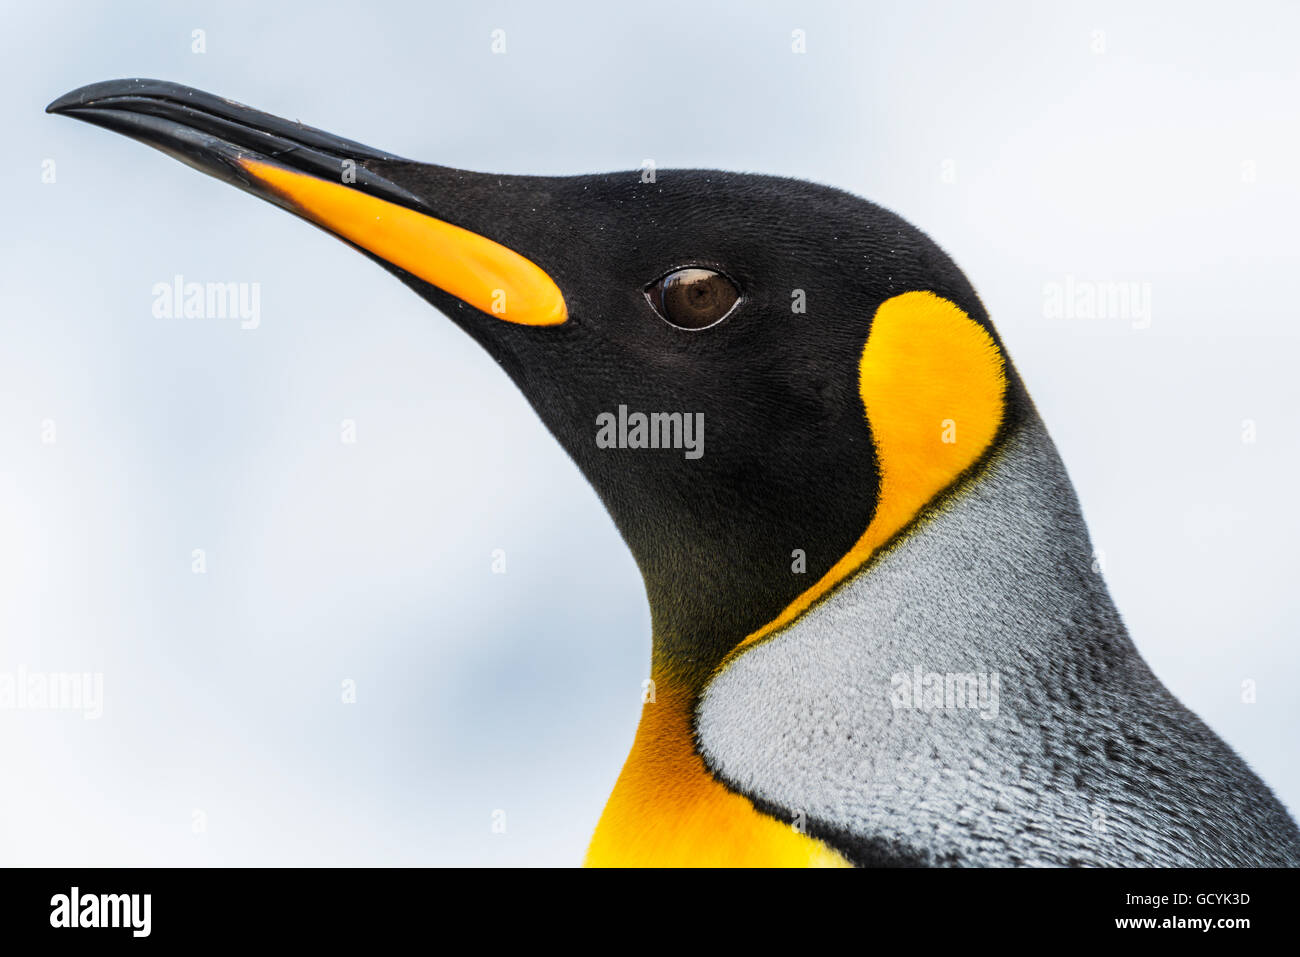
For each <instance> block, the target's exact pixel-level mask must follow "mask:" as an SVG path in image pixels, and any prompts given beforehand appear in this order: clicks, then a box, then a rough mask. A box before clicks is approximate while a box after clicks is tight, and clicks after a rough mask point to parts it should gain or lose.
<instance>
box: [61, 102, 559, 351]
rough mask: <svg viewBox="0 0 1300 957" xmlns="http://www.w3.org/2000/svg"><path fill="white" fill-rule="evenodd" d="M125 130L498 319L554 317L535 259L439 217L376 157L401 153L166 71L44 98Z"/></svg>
mask: <svg viewBox="0 0 1300 957" xmlns="http://www.w3.org/2000/svg"><path fill="white" fill-rule="evenodd" d="M45 110H46V112H47V113H58V114H63V115H66V116H73V117H76V118H77V119H79V120H85V121H86V122H87V123H93V124H95V125H96V126H102V127H104V128H106V129H110V130H114V131H116V132H118V133H122V134H124V135H126V136H129V137H131V138H132V139H136V140H139V141H140V142H142V143H147V144H148V145H150V146H153V147H155V148H156V149H159V150H162V151H163V152H164V153H167V154H168V155H170V156H173V157H175V158H176V159H178V160H180V161H181V162H183V163H186V164H188V165H190V166H193V167H194V168H195V169H197V170H199V171H201V172H203V173H207V174H208V175H210V176H215V177H216V178H217V179H220V180H223V181H225V182H227V183H230V184H231V185H232V186H237V187H239V188H240V189H242V190H245V191H247V192H250V193H253V194H254V195H256V196H260V197H261V198H263V199H265V200H268V201H269V202H272V203H275V204H276V205H277V206H280V207H282V208H284V209H287V210H289V211H290V212H291V213H294V214H295V215H297V216H301V217H302V218H303V219H306V220H308V221H309V222H312V223H314V224H316V225H317V226H320V227H321V228H322V229H325V230H327V231H328V232H331V233H333V234H334V235H336V236H338V237H340V238H341V239H343V240H345V241H346V242H348V243H351V244H352V245H353V246H355V247H357V248H359V249H361V250H364V251H365V252H367V253H369V254H370V255H372V256H374V257H375V258H377V259H380V260H382V261H383V262H385V263H387V264H389V265H390V266H392V267H394V268H395V269H397V270H399V271H402V272H406V273H409V274H410V275H412V276H415V277H416V278H418V279H421V280H423V281H424V282H427V283H429V284H431V285H433V286H436V287H437V288H439V289H441V290H443V291H444V292H446V293H449V294H450V295H452V296H455V297H456V298H457V299H459V300H461V301H463V302H465V303H467V304H468V305H470V306H473V307H474V308H476V309H478V310H479V311H481V312H483V313H486V314H487V315H489V316H493V317H494V318H497V319H501V320H504V321H506V322H510V323H516V324H519V325H526V326H554V325H559V324H561V323H563V322H565V320H566V319H567V318H568V311H567V308H566V306H565V302H564V295H563V294H562V293H561V292H560V288H559V286H558V285H556V283H555V281H554V280H553V279H552V278H551V277H550V276H549V275H548V274H547V273H546V272H545V271H544V270H543V269H542V268H541V267H540V266H538V265H537V264H536V263H534V262H532V261H531V260H530V259H528V258H526V257H525V256H522V255H520V254H519V253H518V252H515V251H514V250H512V249H509V248H507V247H506V246H503V245H501V244H500V243H497V242H495V241H493V240H491V239H489V238H487V237H486V236H482V235H480V234H478V233H475V232H471V231H470V230H467V229H463V228H461V227H459V226H456V225H454V224H452V223H450V222H447V221H445V220H443V219H440V218H438V217H437V216H435V215H432V211H431V210H430V209H429V207H428V205H427V204H426V203H425V202H424V201H423V200H422V199H420V198H419V197H418V196H416V195H414V194H413V193H411V192H409V191H408V190H406V189H404V188H403V187H402V186H400V185H398V184H397V183H395V182H393V181H392V180H391V179H389V178H386V177H385V176H384V175H382V174H380V173H378V172H376V171H375V170H373V169H371V168H369V167H368V165H367V164H375V163H379V164H382V163H385V162H388V163H400V162H405V161H404V160H402V158H401V157H398V156H394V155H392V154H389V153H384V152H381V151H379V150H375V149H372V148H371V147H368V146H363V145H362V144H360V143H355V142H353V141H351V140H346V139H343V138H342V137H338V136H334V135H333V134H330V133H325V132H322V131H321V130H317V129H313V128H312V127H309V126H304V125H302V124H301V123H295V122H291V121H289V120H284V119H281V118H280V117H277V116H272V115H270V114H268V113H262V112H260V111H258V110H254V109H251V108H249V107H247V106H243V105H242V104H239V103H234V102H231V101H230V100H224V99H221V98H220V97H216V96H213V95H211V94H209V93H204V92H202V91H200V90H194V89H191V88H189V87H186V86H180V85H179V84H175V83H167V82H164V81H161V80H110V81H108V82H105V83H94V84H91V85H90V86H84V87H81V88H80V89H78V90H73V91H72V92H71V93H68V94H66V95H64V96H61V97H59V98H58V99H57V100H55V101H54V102H53V103H51V104H50V105H49V106H47V107H46V108H45Z"/></svg>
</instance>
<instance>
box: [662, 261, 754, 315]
mask: <svg viewBox="0 0 1300 957" xmlns="http://www.w3.org/2000/svg"><path fill="white" fill-rule="evenodd" d="M646 294H647V296H649V298H650V302H651V304H652V305H653V306H654V307H655V311H656V312H658V313H659V315H661V316H663V317H664V318H665V319H667V320H668V321H669V322H671V323H672V324H673V325H674V326H680V327H681V328H683V329H703V328H704V327H705V326H711V325H713V324H714V323H715V322H717V321H718V320H719V319H721V318H722V317H723V316H725V315H726V314H727V313H728V312H730V311H731V307H732V306H734V305H735V304H736V300H737V299H739V298H740V292H739V290H737V289H736V287H735V286H734V285H732V282H731V280H730V279H728V278H727V277H726V276H724V275H722V273H719V272H714V271H713V270H712V269H700V268H698V267H690V268H687V269H678V270H677V271H676V272H671V273H669V274H668V275H667V276H664V277H663V278H662V279H660V280H659V281H658V282H656V283H653V284H652V285H651V286H650V288H649V289H647V290H646Z"/></svg>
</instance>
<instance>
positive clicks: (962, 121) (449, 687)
mask: <svg viewBox="0 0 1300 957" xmlns="http://www.w3.org/2000/svg"><path fill="white" fill-rule="evenodd" d="M1047 6H1048V5H1045V4H1040V3H1030V2H1024V3H1001V4H990V3H980V4H968V5H957V4H937V3H935V4H920V3H917V4H906V5H903V4H890V5H888V6H886V5H884V4H880V5H875V4H871V5H867V4H863V5H857V4H809V3H787V4H778V3H770V4H763V3H743V4H742V3H731V4H702V3H699V2H685V3H683V2H665V3H654V4H621V5H611V4H608V3H596V2H593V3H572V4H567V5H559V6H556V5H552V4H546V5H542V4H526V3H517V4H507V3H478V4H445V5H440V4H429V3H409V4H398V5H385V4H381V3H355V2H349V3H344V4H338V5H334V6H331V5H329V4H322V3H316V2H313V3H276V4H267V3H235V2H222V3H213V4H203V5H179V4H172V3H162V2H158V3H112V4H109V3H99V4H95V3H78V4H58V3H42V4H31V3H17V2H14V0H6V2H5V6H4V25H5V29H4V55H3V57H0V129H3V131H4V132H3V145H4V150H3V157H4V161H3V163H0V178H2V180H3V207H2V208H3V210H4V218H3V226H4V229H3V233H0V330H2V331H0V671H3V670H10V671H12V670H14V669H16V668H17V667H18V666H19V665H25V666H27V667H28V668H32V669H43V670H48V671H58V670H66V671H102V672H104V673H105V684H106V697H107V700H106V703H105V713H104V717H103V718H102V719H101V720H99V721H98V722H94V721H84V720H82V718H81V717H80V716H79V715H77V714H69V713H39V712H36V713H25V712H0V761H2V762H3V770H2V771H0V780H2V781H3V787H0V862H5V863H17V864H100V865H103V864H189V863H193V864H249V863H251V864H263V863H278V864H293V863H307V864H359V863H400V864H428V863H470V864H474V863H485V864H502V863H511V864H518V863H556V864H571V863H576V862H578V861H579V860H580V859H581V855H582V852H583V849H584V847H585V844H586V840H587V838H588V836H589V834H590V830H591V828H592V826H593V825H594V823H595V821H596V818H597V816H598V814H599V811H600V808H601V806H602V804H603V802H604V799H605V797H606V795H607V793H608V789H609V787H610V786H611V784H612V782H613V779H614V776H615V774H616V773H617V770H618V768H619V766H620V764H621V761H622V758H623V756H624V754H625V751H626V748H627V746H628V745H629V743H630V741H631V736H632V731H633V728H634V726H635V721H636V716H637V713H638V709H639V695H640V682H641V680H642V678H643V677H644V675H645V671H646V666H647V659H648V653H649V637H648V631H649V621H648V614H647V611H646V609H645V607H644V597H643V594H642V591H641V586H640V581H639V577H638V575H637V572H636V568H635V566H634V565H633V563H632V561H631V559H630V558H629V556H628V555H627V554H626V552H625V551H624V548H623V546H622V543H621V541H620V540H619V538H618V535H617V533H616V532H615V530H614V528H613V526H612V525H611V523H610V521H609V520H608V518H607V517H606V515H605V514H604V512H603V511H602V509H601V508H600V505H599V503H598V501H597V499H596V497H595V495H594V494H593V493H592V492H591V490H590V489H589V488H588V487H587V486H586V485H585V483H584V482H583V480H582V479H581V477H580V476H579V475H578V473H577V471H576V470H575V469H574V467H573V466H572V465H571V464H570V463H569V462H568V460H567V459H566V458H565V457H564V456H563V454H562V453H561V452H560V450H559V448H558V446H556V445H555V444H554V443H553V442H552V441H551V440H550V438H549V437H548V436H547V435H546V434H545V432H544V430H543V429H542V427H541V425H540V424H539V423H538V421H537V420H536V419H535V417H534V415H533V413H532V412H531V411H530V410H529V409H528V407H527V406H526V405H525V403H524V401H523V399H522V398H521V397H520V396H519V395H518V394H517V393H516V392H515V390H514V389H513V387H512V386H511V385H510V384H509V383H508V382H507V380H506V379H505V377H504V376H503V375H502V374H501V373H500V371H499V370H498V369H497V368H496V367H495V366H494V364H493V363H492V362H491V361H490V360H489V359H488V358H487V356H486V355H485V354H483V353H481V352H480V351H478V350H477V348H476V347H474V346H472V344H471V343H470V341H469V340H468V339H467V338H466V337H465V336H464V335H463V334H462V333H460V332H459V331H457V330H456V329H455V328H454V327H453V326H452V325H451V324H450V323H449V322H447V321H445V320H444V319H443V318H442V317H441V316H439V315H438V314H437V313H435V312H434V311H433V310H431V309H430V308H429V307H428V306H426V305H425V304H424V303H423V302H421V301H420V300H419V299H417V298H416V297H415V296H414V295H412V294H411V293H410V292H409V291H407V290H406V289H405V288H404V287H402V286H401V285H400V284H399V283H397V282H396V281H395V280H393V279H392V278H391V277H389V276H388V275H387V274H385V273H384V272H383V271H382V270H380V269H379V268H377V267H376V266H375V265H373V264H371V263H369V262H368V261H366V260H365V259H363V258H362V257H360V256H358V255H356V254H355V253H354V252H352V251H350V250H348V249H347V248H346V247H345V246H344V245H342V244H341V243H339V242H337V241H335V240H333V239H331V238H329V237H327V236H325V235H324V234H322V233H320V232H318V231H316V230H313V229H311V228H310V227H308V226H306V225H304V224H303V223H301V222H299V221H296V220H294V219H293V218H291V217H289V216H287V215H285V214H284V213H282V212H281V211H279V210H276V209H274V208H272V207H271V206H269V205H266V204H263V203H259V202H257V201H255V200H253V199H252V198H250V197H248V196H245V195H243V194H240V193H238V192H236V191H234V190H232V189H231V188H229V187H227V186H225V185H223V184H220V183H218V182H216V181H215V180H211V179H207V178H204V177H202V176H199V175H198V174H196V173H195V172H194V171H192V170H190V169H188V168H186V167H184V166H182V165H180V164H178V163H176V162H174V161H172V160H170V159H168V158H166V157H164V156H163V155H161V154H159V153H156V152H154V151H152V150H149V149H147V148H145V147H143V146H141V145H139V144H136V143H133V142H130V141H128V140H126V139H124V138H122V137H119V136H116V135H113V134H110V133H108V132H106V131H103V130H98V129H94V128H91V127H89V126H86V125H84V124H80V123H76V122H73V121H71V120H68V119H65V118H57V117H50V116H46V115H44V114H43V113H42V112H41V110H42V108H43V107H44V105H45V104H46V103H47V102H48V101H49V100H51V99H53V98H54V97H55V96H57V95H59V94H61V93H63V92H65V91H67V90H69V89H72V88H73V87H76V86H79V85H81V84H84V83H88V82H92V81H96V80H102V79H108V78H114V77H126V76H152V77H160V78H164V79H171V80H176V81H180V82H183V83H188V84H190V85H193V86H197V87H200V88H203V89H206V90H210V91H212V92H215V93H219V94H222V95H225V96H229V97H231V98H234V99H237V100H240V101H243V102H246V103H249V104H251V105H254V106H257V107H260V108H262V109H265V110H268V111H271V112H273V113H278V114H281V115H285V116H290V117H296V118H300V119H302V120H304V121H306V122H309V123H311V124H313V125H316V126H319V127H322V128H324V129H327V130H331V131H334V132H338V133H340V134H342V135H345V136H347V137H350V138H353V139H357V140H360V141H362V142H365V143H370V144H372V145H374V146H377V147H381V148H385V149H389V150H393V151H395V152H398V153H400V154H404V155H407V156H411V157H414V158H419V159H426V160H431V161H437V162H440V163H445V164H449V165H456V166H463V167H468V168H473V169H482V170H499V171H505V172H519V173H524V172H529V173H553V174H564V173H577V172H588V171H595V170H606V169H630V168H634V167H636V166H638V165H639V164H640V163H641V161H642V160H644V159H646V158H652V159H653V160H655V162H657V163H658V164H659V165H660V166H661V167H672V166H716V167H723V168H729V169H739V170H757V171H763V172H771V173H780V174H787V175H794V176H800V177H805V178H809V179H814V180H819V181H822V182H826V183H831V184H834V185H837V186H841V187H844V188H846V189H849V190H852V191H854V192H857V193H859V194H862V195H864V196H867V197H870V198H872V199H874V200H877V201H879V202H881V203H883V204H885V205H887V206H890V207H891V208H894V209H896V210H898V211H899V212H901V213H902V214H904V215H905V216H907V217H908V218H909V219H911V220H912V221H913V222H915V223H916V224H918V225H919V226H921V227H922V228H923V229H925V230H927V231H928V232H930V233H931V234H932V235H933V236H934V237H935V238H936V239H938V241H939V242H940V243H941V244H942V245H943V246H944V247H945V248H946V249H948V250H949V251H950V252H951V253H952V254H953V255H954V256H955V257H956V259H957V261H958V262H959V263H960V264H961V265H962V267H963V268H964V269H965V270H966V272H967V273H968V275H969V276H970V277H971V278H972V280H973V281H974V283H975V285H976V287H977V288H978V289H979V291H980V293H981V295H982V296H983V297H984V300H985V302H986V303H987V305H988V307H989V310H990V312H991V313H992V315H993V317H994V319H995V321H996V322H997V323H998V326H999V328H1000V329H1001V331H1002V333H1003V335H1004V337H1005V339H1006V341H1007V343H1008V344H1009V347H1010V349H1011V351H1012V354H1013V356H1014V358H1015V360H1016V362H1017V364H1018V366H1019V368H1020V369H1021V371H1022V373H1023V374H1024V376H1025V378H1026V380H1027V381H1028V383H1029V386H1030V388H1031V390H1032V391H1033V394H1034V395H1035V397H1036V399H1037V401H1038V404H1039V406H1040V408H1041V409H1042V412H1043V415H1044V417H1045V419H1046V420H1047V422H1048V424H1049V426H1050V427H1051V428H1052V430H1053V433H1054V435H1055V437H1056V439H1057V441H1058V443H1059V444H1060V446H1061V449H1062V452H1063V454H1064V456H1065V458H1066V461H1067V463H1068V465H1069V466H1070V468H1071V471H1072V474H1073V477H1074V479H1075V482H1076V483H1077V485H1078V487H1079V491H1080V495H1081V497H1082V500H1083V503H1084V508H1085V511H1086V514H1087V516H1088V518H1089V521H1090V524H1091V527H1092V529H1093V532H1094V535H1095V537H1096V539H1097V543H1098V545H1099V546H1100V547H1101V548H1102V549H1103V550H1104V551H1105V553H1106V558H1107V577H1108V579H1109V581H1110V583H1111V585H1112V589H1113V591H1114V594H1115V597H1116V599H1117V601H1118V604H1119V607H1120V609H1121V611H1122V612H1123V614H1124V615H1125V617H1126V619H1127V621H1128V622H1129V624H1130V626H1131V628H1132V631H1133V634H1134V636H1135V639H1136V641H1137V643H1138V646H1139V647H1140V648H1141V650H1142V651H1143V653H1144V654H1145V655H1146V656H1147V657H1148V658H1149V659H1150V661H1151V662H1152V664H1153V666H1154V667H1155V670H1156V671H1157V673H1158V674H1159V675H1160V676H1161V677H1162V678H1163V679H1164V680H1165V681H1166V682H1167V683H1168V684H1169V686H1170V687H1171V688H1172V689H1173V690H1174V691H1175V692H1176V693H1177V694H1178V695H1180V696H1181V697H1182V698H1183V700H1184V701H1186V702H1187V703H1188V704H1189V705H1190V706H1191V707H1193V708H1194V709H1196V710H1197V711H1198V712H1200V713H1201V714H1202V715H1203V716H1204V717H1205V718H1206V719H1207V720H1208V721H1209V723H1210V724H1211V725H1212V726H1213V727H1214V728H1216V729H1217V730H1218V731H1219V732H1220V733H1221V734H1222V735H1224V737H1225V738H1226V739H1227V740H1228V741H1229V742H1230V743H1231V744H1232V745H1233V746H1234V747H1236V748H1237V749H1238V750H1240V751H1241V752H1242V753H1243V754H1244V755H1245V757H1246V758H1247V759H1248V760H1249V761H1250V762H1251V763H1252V764H1253V765H1254V766H1255V767H1256V768H1257V769H1258V770H1259V772H1260V773H1261V774H1262V775H1263V776H1264V777H1265V779H1266V780H1268V781H1269V782H1270V783H1271V784H1272V785H1273V786H1274V787H1275V788H1276V789H1277V791H1278V792H1279V793H1280V794H1281V796H1282V797H1283V799H1284V800H1286V801H1287V802H1288V804H1289V805H1290V806H1291V807H1293V808H1294V807H1296V806H1297V805H1300V767H1297V762H1296V761H1295V756H1296V754H1295V752H1296V749H1295V739H1296V728H1297V723H1298V722H1300V695H1297V691H1296V689H1297V687H1300V652H1298V651H1297V641H1296V631H1297V628H1296V626H1297V621H1298V620H1300V596H1298V595H1297V590H1296V588H1295V578H1296V561H1295V555H1296V547H1297V544H1296V543H1297V540H1300V515H1298V513H1297V510H1296V508H1295V505H1294V502H1295V484H1296V472H1297V465H1300V453H1298V452H1297V435H1298V433H1297V426H1296V411H1297V391H1298V390H1297V385H1296V373H1295V370H1296V366H1297V359H1298V358H1300V341H1298V340H1297V337H1296V329H1297V319H1298V318H1300V317H1298V316H1297V312H1298V309H1297V304H1296V303H1297V300H1296V287H1295V277H1296V275H1297V274H1300V244H1298V243H1297V240H1296V223H1297V221H1298V220H1300V135H1298V134H1297V125H1296V119H1295V107H1296V104H1297V103H1298V102H1300V83H1298V82H1297V75H1296V66H1295V64H1296V58H1295V52H1294V42H1295V37H1296V36H1297V35H1300V29H1298V28H1300V13H1298V12H1297V8H1296V6H1295V5H1294V4H1288V3H1276V4H1270V3H1253V4H1252V3H1240V4H1235V5H1233V6H1232V7H1231V8H1230V9H1226V8H1223V7H1222V6H1220V5H1212V4H1187V3H1179V4H1173V3H1170V4H1162V5H1144V8H1145V10H1144V11H1141V12H1140V11H1135V10H1134V9H1132V7H1133V6H1134V5H1133V4H1131V3H1127V2H1116V3H1109V2H1101V3H1091V4H1086V5H1074V8H1073V9H1072V10H1070V11H1064V10H1058V9H1051V10H1049V9H1046V7H1047ZM1054 6H1055V5H1054ZM543 8H545V9H543ZM195 28H202V29H204V30H206V31H207V37H206V38H207V52H206V53H205V54H202V55H196V54H193V53H191V52H190V44H191V31H192V30H193V29H195ZM495 28H501V29H504V30H505V31H506V35H507V44H508V46H507V49H508V53H507V54H506V55H505V56H494V55H492V53H491V52H490V33H491V31H492V30H493V29H495ZM795 28H801V29H804V30H805V31H807V37H808V41H807V42H808V52H807V54H806V55H803V56H796V55H794V54H792V53H791V52H790V34H791V31H792V30H793V29H795ZM1095 30H1102V31H1104V33H1105V45H1106V52H1105V53H1102V54H1098V53H1096V52H1094V51H1093V49H1092V46H1093V43H1094V38H1093V32H1094V31H1095ZM47 158H50V159H54V160H55V161H56V164H57V182H56V183H54V184H43V183H42V182H41V179H40V173H41V163H42V160H44V159H47ZM945 160H951V161H952V162H953V164H954V165H953V168H954V169H955V171H956V181H955V182H952V183H946V182H944V181H943V178H942V177H941V175H940V174H941V170H942V169H943V164H944V162H945ZM1247 161H1253V162H1254V163H1255V168H1256V170H1257V177H1256V180H1255V181H1254V182H1243V177H1242V169H1243V166H1242V164H1243V163H1244V162H1247ZM176 273H182V274H184V275H185V276H186V277H187V278H188V279H192V280H199V281H209V280H211V281H243V282H259V283H261V286H262V323H261V328H260V329H258V330H256V331H255V332H246V331H241V330H239V329H238V328H237V326H236V325H235V324H234V323H231V322H229V321H227V322H222V321H220V320H188V321H187V320H159V319H155V318H153V317H152V315H151V314H150V305H151V301H152V300H151V294H150V289H151V287H152V285H153V284H154V283H156V282H160V281H163V282H166V281H169V280H170V279H171V277H172V276H173V275H174V274H176ZM1067 274H1068V275H1073V276H1075V277H1077V278H1084V279H1110V280H1132V281H1138V282H1149V283H1151V285H1152V290H1153V292H1152V295H1153V306H1154V319H1153V323H1152V327H1151V328H1150V329H1148V330H1145V331H1135V330H1133V329H1132V328H1131V326H1130V324H1128V323H1126V322H1123V321H1118V320H1112V321H1101V320H1094V321H1073V322H1071V321H1065V320H1048V319H1045V318H1044V317H1043V305H1042V303H1043V284H1044V283H1045V282H1050V281H1060V280H1063V279H1064V277H1065V276H1066V275H1067ZM46 418H52V419H54V420H55V421H56V422H57V427H58V441H57V443H56V444H55V445H42V444H41V442H40V423H41V421H42V420H43V419H46ZM344 418H354V419H356V420H357V423H358V434H359V441H358V443H357V444H356V445H354V446H347V445H343V444H341V443H340V441H339V438H338V430H339V422H340V420H342V419H344ZM1247 418H1251V419H1254V420H1256V422H1257V423H1258V430H1259V439H1258V442H1257V443H1256V444H1254V445H1243V443H1242V442H1241V440H1240V431H1241V422H1242V420H1243V419H1247ZM196 547H202V548H205V549H207V552H208V563H209V572H208V574H207V575H206V576H196V575H193V574H191V572H190V551H191V549H193V548H196ZM494 548H504V549H506V551H507V555H508V573H507V574H506V575H504V576H499V575H493V574H491V571H490V553H491V551H492V549H494ZM344 678H352V679H354V680H355V681H356V682H357V685H358V689H359V690H358V694H359V702H358V703H357V704H356V705H355V706H344V705H342V704H340V703H339V686H340V682H341V681H342V680H343V679H344ZM1245 679H1253V680H1255V681H1257V682H1258V689H1259V690H1258V695H1259V701H1258V703H1257V704H1254V705H1245V704H1242V703H1241V701H1240V698H1241V692H1240V688H1241V682H1242V681H1243V680H1245ZM498 808H499V809H503V810H505V811H506V813H507V818H506V820H507V830H506V833H505V834H501V835H497V834H493V833H491V829H490V825H491V814H492V812H493V810H495V809H498ZM195 809H200V810H202V811H203V812H205V813H206V815H207V819H208V828H207V831H206V832H205V833H202V834H198V835H196V834H194V833H193V832H192V829H191V816H192V812H193V811H194V810H195Z"/></svg>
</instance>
